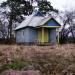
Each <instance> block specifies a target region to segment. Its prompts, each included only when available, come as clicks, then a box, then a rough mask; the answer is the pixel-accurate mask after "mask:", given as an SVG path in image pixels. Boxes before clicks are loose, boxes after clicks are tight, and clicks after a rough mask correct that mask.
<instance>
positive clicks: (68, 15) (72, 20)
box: [60, 11, 75, 41]
mask: <svg viewBox="0 0 75 75" xmlns="http://www.w3.org/2000/svg"><path fill="white" fill-rule="evenodd" d="M66 26H68V28H65V27H66ZM74 31H75V11H65V15H64V20H63V27H62V29H61V32H60V38H61V40H65V39H66V40H67V39H68V35H69V33H71V34H72V35H71V37H72V39H73V41H74V40H75V32H74Z"/></svg>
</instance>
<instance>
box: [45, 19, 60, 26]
mask: <svg viewBox="0 0 75 75" xmlns="http://www.w3.org/2000/svg"><path fill="white" fill-rule="evenodd" d="M46 24H47V25H48V26H60V25H59V24H58V23H57V22H56V21H55V20H53V19H51V20H49V21H48V22H47V23H46Z"/></svg>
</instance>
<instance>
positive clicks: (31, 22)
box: [15, 12, 51, 30]
mask: <svg viewBox="0 0 75 75" xmlns="http://www.w3.org/2000/svg"><path fill="white" fill-rule="evenodd" d="M49 19H51V17H44V16H43V15H42V14H41V13H40V12H36V13H32V14H31V15H30V16H28V17H27V18H26V19H25V20H24V21H23V22H22V23H21V24H20V25H19V26H18V27H16V28H15V30H18V29H21V28H24V27H26V26H32V27H36V26H41V25H44V24H45V23H46V22H47V21H48V20H49Z"/></svg>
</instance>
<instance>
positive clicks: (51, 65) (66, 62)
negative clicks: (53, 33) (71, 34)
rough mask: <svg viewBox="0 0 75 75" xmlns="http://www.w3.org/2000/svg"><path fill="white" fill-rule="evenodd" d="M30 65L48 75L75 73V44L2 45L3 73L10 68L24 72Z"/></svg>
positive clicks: (0, 60) (0, 62)
mask: <svg viewBox="0 0 75 75" xmlns="http://www.w3.org/2000/svg"><path fill="white" fill-rule="evenodd" d="M17 64H18V65H17ZM28 65H33V66H34V68H35V69H39V70H40V71H41V72H42V73H44V72H45V73H46V75H49V74H52V75H56V74H61V73H63V72H64V71H66V72H71V73H75V44H64V45H50V46H35V45H33V46H24V45H1V44H0V71H1V72H2V71H3V70H6V69H10V68H12V69H18V70H22V69H23V68H24V67H26V66H28ZM36 65H38V66H40V67H41V69H40V67H38V68H37V67H36Z"/></svg>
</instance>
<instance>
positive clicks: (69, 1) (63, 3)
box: [48, 0, 75, 10]
mask: <svg viewBox="0 0 75 75" xmlns="http://www.w3.org/2000/svg"><path fill="white" fill-rule="evenodd" d="M48 1H50V2H51V4H52V5H53V7H54V8H57V9H60V10H74V9H75V0H48Z"/></svg>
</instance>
